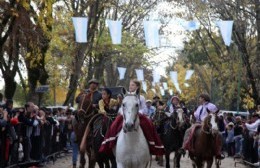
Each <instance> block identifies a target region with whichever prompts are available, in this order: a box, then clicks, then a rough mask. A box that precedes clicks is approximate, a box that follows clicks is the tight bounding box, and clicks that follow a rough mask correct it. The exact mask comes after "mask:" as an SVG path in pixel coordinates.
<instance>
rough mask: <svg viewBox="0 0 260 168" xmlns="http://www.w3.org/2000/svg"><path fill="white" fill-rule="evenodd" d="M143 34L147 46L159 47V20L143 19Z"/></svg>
mask: <svg viewBox="0 0 260 168" xmlns="http://www.w3.org/2000/svg"><path fill="white" fill-rule="evenodd" d="M143 24H144V36H145V42H146V46H147V47H159V21H144V22H143Z"/></svg>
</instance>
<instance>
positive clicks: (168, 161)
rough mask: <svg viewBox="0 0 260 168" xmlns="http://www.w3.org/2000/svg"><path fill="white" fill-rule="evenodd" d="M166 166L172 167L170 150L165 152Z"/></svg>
mask: <svg viewBox="0 0 260 168" xmlns="http://www.w3.org/2000/svg"><path fill="white" fill-rule="evenodd" d="M165 162H166V163H165V164H166V168H170V152H166V153H165Z"/></svg>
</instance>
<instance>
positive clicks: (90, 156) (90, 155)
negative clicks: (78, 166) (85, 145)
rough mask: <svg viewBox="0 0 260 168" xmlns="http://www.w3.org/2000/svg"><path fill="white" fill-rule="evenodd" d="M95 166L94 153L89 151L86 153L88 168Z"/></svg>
mask: <svg viewBox="0 0 260 168" xmlns="http://www.w3.org/2000/svg"><path fill="white" fill-rule="evenodd" d="M95 165H96V158H95V155H94V151H93V150H92V149H90V150H89V152H88V167H89V168H95Z"/></svg>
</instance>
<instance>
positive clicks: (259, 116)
mask: <svg viewBox="0 0 260 168" xmlns="http://www.w3.org/2000/svg"><path fill="white" fill-rule="evenodd" d="M251 121H252V123H251V124H248V123H246V124H245V126H246V128H247V129H248V130H249V131H250V132H251V133H256V132H257V128H258V126H259V124H260V113H259V112H257V113H255V114H253V117H252V120H251Z"/></svg>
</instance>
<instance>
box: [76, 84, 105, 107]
mask: <svg viewBox="0 0 260 168" xmlns="http://www.w3.org/2000/svg"><path fill="white" fill-rule="evenodd" d="M88 85H89V88H88V89H87V90H84V91H83V92H81V93H80V94H79V95H78V96H77V98H76V103H80V101H81V99H82V98H83V97H82V95H83V94H84V93H87V94H88V93H90V94H92V96H91V98H92V106H93V107H94V108H96V109H98V102H99V100H101V99H102V94H101V93H100V92H99V91H98V85H99V82H98V81H97V80H96V79H91V80H90V81H88Z"/></svg>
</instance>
